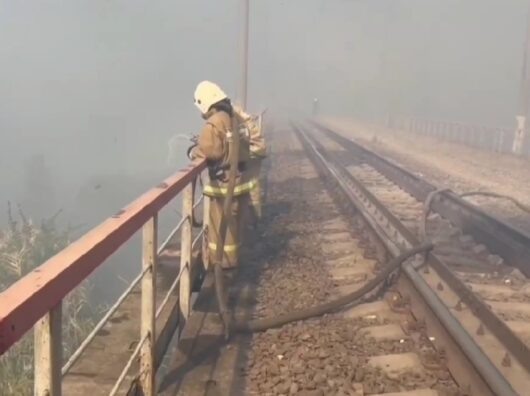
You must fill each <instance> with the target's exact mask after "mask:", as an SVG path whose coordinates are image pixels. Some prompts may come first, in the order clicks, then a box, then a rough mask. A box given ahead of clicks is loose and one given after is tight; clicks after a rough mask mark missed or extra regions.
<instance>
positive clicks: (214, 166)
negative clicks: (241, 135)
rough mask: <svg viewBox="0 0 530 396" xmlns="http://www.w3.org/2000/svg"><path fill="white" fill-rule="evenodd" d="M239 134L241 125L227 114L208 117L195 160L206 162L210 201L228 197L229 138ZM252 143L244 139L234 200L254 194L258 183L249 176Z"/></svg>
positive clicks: (207, 193)
mask: <svg viewBox="0 0 530 396" xmlns="http://www.w3.org/2000/svg"><path fill="white" fill-rule="evenodd" d="M237 130H238V121H237V120H236V119H235V117H230V116H229V115H228V114H227V113H226V112H224V111H218V112H214V113H213V114H212V115H210V116H209V117H208V119H207V120H206V123H205V125H204V127H203V129H202V131H201V133H200V134H199V138H198V141H197V147H196V148H195V150H194V153H193V156H194V157H196V158H206V160H207V163H208V169H209V173H210V182H209V183H208V184H207V185H205V186H204V194H205V195H207V196H210V197H224V196H225V195H226V194H227V191H228V190H227V184H228V170H229V169H230V163H229V158H230V153H229V138H231V134H232V131H237ZM249 158H250V153H249V142H248V140H246V139H240V143H239V164H238V172H237V178H236V186H235V188H234V196H239V195H242V194H245V193H248V192H250V191H251V190H252V189H253V188H254V186H255V184H256V181H255V180H253V179H252V177H251V176H250V175H249V173H248V172H245V169H246V167H247V165H248V164H247V162H248V161H249Z"/></svg>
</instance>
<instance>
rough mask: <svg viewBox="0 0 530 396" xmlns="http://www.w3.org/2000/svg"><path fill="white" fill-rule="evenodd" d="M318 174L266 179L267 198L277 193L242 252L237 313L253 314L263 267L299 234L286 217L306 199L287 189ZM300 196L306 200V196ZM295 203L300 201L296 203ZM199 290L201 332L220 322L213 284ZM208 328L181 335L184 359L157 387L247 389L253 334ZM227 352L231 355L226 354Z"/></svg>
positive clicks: (234, 296)
mask: <svg viewBox="0 0 530 396" xmlns="http://www.w3.org/2000/svg"><path fill="white" fill-rule="evenodd" d="M317 180H318V179H313V178H311V179H305V178H302V177H295V178H292V179H289V180H284V181H281V182H276V183H274V184H273V185H269V183H264V185H263V191H264V193H265V199H264V200H265V202H267V198H268V197H267V196H268V195H269V194H274V198H273V199H272V200H270V202H269V203H268V204H266V205H264V208H263V209H264V216H263V218H262V221H261V224H260V226H259V228H258V230H257V231H254V232H250V231H249V232H248V233H247V234H246V235H245V239H246V241H245V244H244V247H243V249H242V253H241V263H242V265H241V267H240V269H239V271H238V273H237V274H236V275H235V277H234V280H233V282H232V285H233V286H232V287H231V288H230V293H229V304H230V306H231V307H232V309H234V310H235V312H237V317H238V319H240V320H250V319H251V318H252V317H253V316H254V314H255V306H256V302H257V291H258V287H259V283H260V278H261V276H262V274H263V272H264V271H265V270H266V269H267V267H268V265H269V264H270V263H271V262H274V261H277V258H278V256H279V255H281V253H282V251H284V250H285V247H286V245H287V244H289V243H290V241H291V240H292V239H293V237H294V236H295V233H294V232H293V231H292V230H289V229H288V228H287V227H285V226H284V221H282V218H284V217H287V216H289V215H290V214H291V212H292V211H293V210H300V206H298V205H303V204H300V203H299V202H294V201H292V200H291V197H289V196H284V193H283V192H284V191H289V190H291V191H292V189H293V184H294V185H297V186H310V185H313V184H314V183H316V182H317ZM300 198H301V199H302V200H303V198H304V197H300ZM294 205H297V206H296V208H295V207H294ZM201 294H202V295H201V296H200V297H199V298H198V300H197V301H196V303H195V304H194V307H193V312H194V314H197V313H206V314H207V315H206V316H205V315H202V317H203V320H202V322H201V323H198V324H195V326H197V329H198V330H197V334H200V333H201V329H207V328H211V327H212V324H214V326H215V324H220V319H219V317H218V316H217V312H218V307H217V303H216V301H215V292H214V287H213V285H211V286H210V290H204V293H202V292H201ZM198 316H200V315H198ZM190 322H191V321H190ZM219 327H220V326H219ZM204 333H206V334H200V335H198V336H197V337H195V338H194V339H187V340H184V339H183V340H181V341H180V342H179V346H178V350H179V352H180V353H181V354H183V355H184V356H185V357H186V359H185V361H184V362H177V361H175V363H174V364H175V365H174V366H173V368H172V369H170V371H169V372H168V373H167V375H166V376H165V377H164V379H163V381H162V383H161V385H160V389H159V393H163V394H164V395H177V394H184V393H185V394H189V393H188V392H187V391H186V389H187V384H188V383H193V384H194V386H193V395H207V396H213V395H227V394H230V395H240V394H244V391H245V387H246V380H247V379H246V377H245V369H246V366H247V362H248V359H249V356H248V352H249V351H250V350H251V341H252V336H251V335H235V336H232V339H231V340H230V342H229V344H227V343H226V342H225V340H224V337H223V335H222V334H212V332H211V331H210V332H208V331H204ZM231 354H233V355H231ZM228 355H230V356H231V358H227V356H228ZM194 371H195V372H194ZM206 373H207V374H206ZM185 377H189V378H186V382H185V384H184V379H185Z"/></svg>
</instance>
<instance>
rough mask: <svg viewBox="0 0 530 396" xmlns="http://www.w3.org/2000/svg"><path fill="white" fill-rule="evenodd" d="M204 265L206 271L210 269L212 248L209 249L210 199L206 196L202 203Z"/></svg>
mask: <svg viewBox="0 0 530 396" xmlns="http://www.w3.org/2000/svg"><path fill="white" fill-rule="evenodd" d="M202 205H203V206H202V210H203V216H202V229H203V233H202V263H203V265H204V269H205V271H208V269H209V268H210V248H209V247H208V227H209V225H210V197H208V196H206V195H205V196H204V198H203V201H202Z"/></svg>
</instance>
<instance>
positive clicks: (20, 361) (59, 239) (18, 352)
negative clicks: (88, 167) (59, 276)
mask: <svg viewBox="0 0 530 396" xmlns="http://www.w3.org/2000/svg"><path fill="white" fill-rule="evenodd" d="M8 210H9V222H8V225H7V229H5V230H0V292H2V291H3V290H5V289H7V288H8V287H9V286H10V285H11V284H13V283H14V282H16V281H17V280H18V279H20V278H21V277H23V276H24V275H25V274H27V273H28V272H30V271H31V270H33V269H34V268H36V267H38V266H39V265H40V264H42V263H43V262H44V261H46V260H47V259H48V258H50V257H51V256H53V255H54V254H55V253H57V252H59V251H60V250H62V249H63V248H65V247H66V246H67V245H68V244H69V243H70V239H69V238H70V235H71V230H70V229H65V230H60V229H59V228H58V226H57V224H56V217H57V215H58V214H57V215H55V216H53V217H51V218H50V219H47V220H44V221H42V223H41V224H40V225H36V224H34V223H33V222H32V221H31V219H28V218H27V217H26V216H25V215H24V213H23V212H22V210H20V208H19V210H18V214H17V216H16V218H15V216H14V215H13V212H12V209H11V207H9V209H8ZM87 288H88V285H87V284H83V285H81V286H79V287H77V288H76V289H75V291H74V292H72V293H71V294H70V295H69V296H68V297H67V298H66V299H65V300H64V301H63V350H64V352H63V354H64V357H65V359H66V358H68V356H70V355H71V354H72V353H73V352H74V351H75V348H76V347H77V346H78V345H79V344H80V342H81V341H82V340H83V339H84V338H85V337H86V335H87V334H88V333H89V331H90V330H91V329H92V328H93V326H94V318H95V316H96V315H95V314H96V313H95V312H94V311H93V309H92V308H91V307H90V304H89V302H88V300H87V296H88V289H87ZM0 390H1V392H0V393H1V394H5V395H31V394H32V393H33V332H29V333H28V334H26V336H25V337H23V339H22V340H20V341H19V342H18V343H17V344H16V345H15V346H14V347H12V348H11V349H10V350H9V351H8V352H7V353H6V354H4V355H3V356H2V357H0Z"/></svg>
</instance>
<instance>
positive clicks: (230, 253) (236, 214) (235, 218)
mask: <svg viewBox="0 0 530 396" xmlns="http://www.w3.org/2000/svg"><path fill="white" fill-rule="evenodd" d="M248 201H249V194H248V193H245V194H241V195H238V196H235V197H233V198H232V207H231V211H232V216H230V218H229V219H227V220H228V222H227V228H226V237H225V245H224V251H223V258H222V260H221V263H218V262H217V257H216V254H215V251H216V249H217V244H218V243H219V233H220V226H221V219H222V216H223V204H224V197H211V198H210V219H209V220H210V221H209V224H208V249H209V254H210V263H212V264H214V265H215V264H221V267H222V268H235V267H237V266H238V265H239V248H240V245H241V238H240V236H241V231H242V230H241V227H242V223H243V220H242V216H243V213H242V211H241V209H242V208H244V207H245V206H246V205H248Z"/></svg>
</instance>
